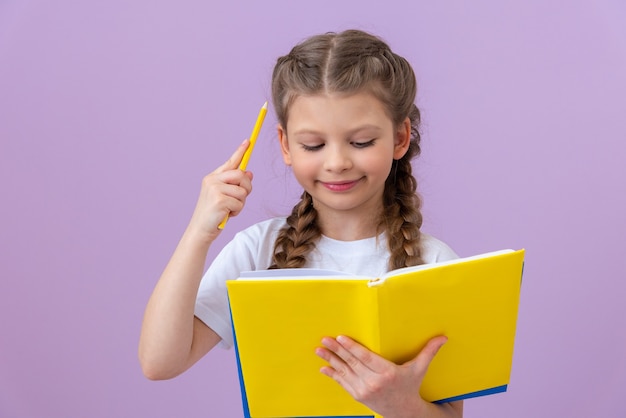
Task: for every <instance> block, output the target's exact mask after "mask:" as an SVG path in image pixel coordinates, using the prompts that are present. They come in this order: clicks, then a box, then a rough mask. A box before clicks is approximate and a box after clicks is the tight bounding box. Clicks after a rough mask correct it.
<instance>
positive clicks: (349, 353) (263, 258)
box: [139, 30, 463, 418]
mask: <svg viewBox="0 0 626 418" xmlns="http://www.w3.org/2000/svg"><path fill="white" fill-rule="evenodd" d="M415 94H416V81H415V75H414V73H413V70H412V68H411V66H410V65H409V63H408V62H407V61H406V60H405V59H404V58H402V57H400V56H398V55H396V54H395V53H393V52H392V51H391V50H390V49H389V47H388V46H387V45H386V44H385V43H384V42H383V41H382V40H380V39H379V38H377V37H375V36H372V35H370V34H367V33H364V32H361V31H356V30H350V31H345V32H341V33H338V34H335V33H328V34H323V35H318V36H314V37H312V38H310V39H308V40H306V41H304V42H302V43H301V44H299V45H296V46H295V47H294V48H293V49H292V50H291V52H290V53H289V54H288V55H286V56H284V57H281V58H279V59H278V62H277V64H276V67H275V68H274V74H273V77H272V95H273V104H274V109H275V110H276V113H277V116H278V122H279V126H278V139H279V143H280V149H281V152H282V156H283V159H284V161H285V164H287V165H288V166H290V167H291V169H292V170H293V173H294V175H295V176H296V179H297V180H298V182H299V183H300V184H301V185H302V187H303V189H304V193H303V194H302V198H301V200H300V202H298V203H297V204H296V206H295V207H294V208H293V211H292V213H291V215H290V216H288V217H287V218H276V219H270V220H267V221H264V222H261V223H258V224H256V225H253V226H251V227H250V228H248V229H246V230H244V231H242V232H239V233H238V234H237V235H236V236H235V238H234V239H233V240H232V241H231V242H230V243H229V244H227V245H226V246H225V247H224V249H223V250H222V251H221V253H220V254H219V255H218V256H217V257H216V258H215V260H214V261H213V263H212V264H211V266H210V267H209V269H208V270H207V271H206V273H205V274H204V276H203V268H204V262H205V258H206V256H207V251H208V249H209V246H210V245H211V244H212V243H213V241H215V239H216V238H217V237H218V236H219V234H220V230H219V229H218V225H219V224H220V222H221V221H222V219H224V217H225V216H226V215H228V214H230V216H236V215H237V214H238V213H239V212H240V211H241V210H242V209H243V206H244V203H245V200H246V197H247V196H248V194H249V193H250V192H251V190H252V183H251V182H252V174H251V173H250V172H244V171H241V170H238V165H239V162H240V160H241V158H242V156H243V154H244V152H245V150H246V148H247V147H248V142H247V141H245V142H244V143H243V144H241V145H240V146H239V148H238V149H237V150H236V151H235V153H234V154H233V155H232V156H231V157H230V159H229V160H228V161H227V162H226V163H224V164H223V165H222V166H221V167H219V168H217V170H215V171H214V172H213V173H211V174H209V175H208V176H206V177H205V178H204V180H203V182H202V188H201V191H200V197H199V199H198V203H197V206H196V208H195V211H194V213H193V216H192V218H191V221H190V222H189V225H188V227H187V229H186V231H185V232H184V234H183V236H182V238H181V240H180V243H179V244H178V246H177V248H176V250H175V252H174V254H173V255H172V258H171V260H170V262H169V264H168V265H167V267H166V268H165V271H164V272H163V275H162V276H161V278H160V280H159V281H158V283H157V285H156V288H155V289H154V292H153V294H152V296H151V298H150V300H149V302H148V306H147V308H146V313H145V318H144V322H143V328H142V332H141V339H140V344H139V358H140V362H141V365H142V368H143V371H144V374H145V375H146V376H147V377H148V378H150V379H168V378H171V377H174V376H177V375H178V374H180V373H182V372H184V371H185V370H187V369H188V368H189V367H191V366H192V365H193V364H194V363H195V362H196V361H198V360H199V359H200V358H201V357H202V356H203V355H205V354H206V353H207V352H208V351H209V350H211V349H212V348H213V347H214V346H215V345H217V344H218V343H220V344H221V345H222V346H223V347H230V346H231V345H232V344H233V336H232V327H231V322H230V313H229V309H228V301H227V292H226V285H225V281H226V280H227V279H235V278H237V277H238V276H239V273H240V272H241V271H244V270H257V269H266V268H293V267H313V268H315V267H318V268H328V269H335V270H338V269H340V270H343V271H347V272H350V273H354V274H364V275H369V276H377V275H380V274H382V273H384V272H386V271H388V270H390V269H395V268H400V267H405V266H412V265H416V264H422V263H433V262H436V261H444V260H448V259H452V258H456V255H455V254H454V252H453V251H452V250H451V249H450V248H449V247H448V246H447V245H445V244H444V243H442V242H441V241H439V240H437V239H435V238H433V237H432V236H429V235H426V234H424V233H421V232H420V226H421V224H422V216H421V213H420V210H419V209H420V200H419V198H418V196H417V195H416V186H417V182H416V180H415V178H414V177H413V175H412V170H411V163H410V161H411V159H412V158H413V157H415V156H416V155H418V154H419V152H420V148H419V141H420V136H419V132H418V127H419V121H420V119H419V118H420V115H419V111H418V109H417V107H416V106H415V104H414V101H415ZM445 341H446V338H445V337H444V336H440V337H436V338H433V339H432V340H431V341H429V342H428V343H427V345H426V346H425V347H424V348H423V349H422V351H421V352H420V353H419V354H418V355H417V356H416V357H415V359H413V360H411V361H409V362H407V363H405V364H402V365H396V364H394V363H391V362H389V361H387V360H385V359H383V358H382V357H380V356H378V355H376V354H375V353H373V352H371V351H369V350H368V349H367V348H365V347H363V346H361V345H359V344H358V343H357V342H355V341H353V340H351V339H350V338H348V337H347V336H336V337H325V338H323V339H322V341H321V342H320V343H321V346H320V347H319V348H317V349H315V348H313V347H312V348H311V349H312V350H314V349H315V353H316V354H317V355H318V356H320V357H321V358H323V359H324V360H326V361H327V362H328V366H326V367H324V368H323V369H322V373H324V374H325V375H327V376H329V377H330V378H332V379H334V380H336V381H337V383H339V384H340V385H341V386H343V387H344V388H345V390H346V391H348V392H349V393H350V394H351V395H352V396H353V397H354V398H355V399H356V400H357V401H359V402H362V403H363V404H365V405H367V406H368V407H369V408H371V409H372V410H374V411H376V412H377V413H378V414H381V415H383V416H384V417H385V418H394V417H398V418H399V417H461V416H462V408H463V407H462V402H452V403H449V404H442V405H435V404H431V403H428V402H426V401H424V400H423V399H421V398H420V396H419V387H420V383H421V381H422V378H423V377H424V374H425V373H426V370H427V368H428V365H429V363H430V361H431V360H432V358H433V357H434V356H435V354H436V352H437V350H438V349H439V348H440V347H441V346H442V345H443V344H444V343H445Z"/></svg>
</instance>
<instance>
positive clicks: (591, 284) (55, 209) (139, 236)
mask: <svg viewBox="0 0 626 418" xmlns="http://www.w3.org/2000/svg"><path fill="white" fill-rule="evenodd" d="M383 3H384V5H383ZM504 3H506V2H500V1H495V0H493V1H486V0H485V1H474V2H463V1H452V2H426V1H413V0H406V1H387V2H374V1H365V2H364V1H362V0H361V1H356V0H350V1H343V2H338V1H327V0H321V1H317V2H306V3H305V2H297V4H298V5H297V6H296V5H295V3H294V2H288V1H276V0H268V1H264V2H249V4H247V5H246V6H245V7H244V6H242V5H241V4H237V3H236V2H229V3H227V2H216V1H211V2H206V1H204V2H203V1H193V0H189V1H178V2H163V1H156V2H155V1H147V0H140V1H134V2H126V1H120V0H111V1H106V2H95V1H92V2H86V1H70V0H59V1H55V2H43V1H41V2H37V1H28V0H21V1H18V0H0V193H1V199H2V203H1V205H0V215H1V216H0V222H1V228H0V243H1V251H0V269H1V270H0V274H1V277H0V318H1V320H0V416H2V417H11V418H12V417H87V416H88V417H93V418H99V417H102V418H104V417H107V418H108V417H174V416H176V417H238V416H241V412H240V411H241V410H240V400H239V391H238V384H237V378H236V369H235V364H234V359H233V353H232V351H223V350H215V351H214V352H211V353H210V354H209V355H208V356H207V357H206V358H205V359H203V360H202V361H201V362H200V363H199V364H198V365H197V366H196V367H195V368H194V369H192V370H191V371H189V372H188V373H186V374H184V375H183V376H181V377H179V378H177V379H175V380H172V381H167V382H150V381H148V380H146V379H145V378H144V377H143V376H142V374H141V371H140V369H139V365H138V362H137V360H136V347H137V340H138V335H139V329H140V323H141V317H142V313H143V309H144V306H145V303H146V300H147V298H148V296H149V294H150V291H151V289H152V288H153V286H154V283H155V281H156V280H157V278H158V276H159V274H160V272H161V270H162V268H163V267H164V265H165V263H166V262H167V260H168V258H169V255H170V254H171V252H172V250H173V249H174V246H175V244H176V242H177V240H178V238H179V236H180V234H181V233H182V231H183V228H184V227H185V225H186V222H187V220H188V218H189V216H190V214H191V210H192V209H193V206H194V204H195V199H196V195H197V193H198V190H199V184H200V180H201V178H202V176H203V175H204V174H206V173H208V172H210V171H212V170H213V168H215V167H216V166H217V165H219V164H221V163H222V161H224V160H225V159H226V158H227V157H228V156H229V155H230V153H231V150H233V149H234V147H235V146H236V144H238V143H239V141H241V140H242V139H243V138H244V137H246V136H247V135H248V134H249V131H250V129H251V124H252V123H253V119H254V117H255V116H256V113H257V111H258V108H259V106H260V105H261V104H262V103H263V101H264V100H266V99H267V98H269V78H270V73H271V69H272V66H273V63H274V60H275V58H276V57H277V56H279V55H281V54H284V53H286V52H287V51H288V49H289V47H291V46H292V45H293V44H294V43H295V42H297V41H299V40H301V39H302V38H304V37H306V36H308V35H311V34H314V33H318V32H323V31H329V30H341V29H346V28H349V27H358V28H362V29H366V30H371V31H374V32H376V33H378V34H379V35H381V36H383V37H384V38H385V39H386V40H388V41H389V43H390V44H391V45H392V46H393V47H394V48H395V49H396V50H397V51H398V52H399V53H401V54H403V55H405V56H406V57H407V58H409V59H410V60H411V62H413V63H414V65H415V68H416V70H417V73H418V78H419V83H420V93H419V105H420V106H421V108H422V110H423V114H424V141H423V148H424V153H423V156H422V157H421V159H420V160H419V161H418V162H417V163H416V167H417V168H418V171H419V175H420V178H421V191H422V194H423V196H424V198H425V202H426V203H425V208H424V213H425V217H426V221H425V230H426V231H428V232H431V233H433V234H435V235H436V236H438V237H440V238H442V239H443V240H445V241H447V242H448V243H449V244H450V245H452V246H453V247H454V248H455V249H456V250H457V252H458V253H459V254H461V255H471V254H473V253H477V252H481V251H488V250H494V249H499V248H501V247H512V248H521V247H525V248H526V249H527V251H528V252H527V264H526V272H525V277H524V286H523V295H522V303H521V308H520V317H519V327H518V334H517V341H516V351H515V359H514V367H513V373H512V380H511V384H510V387H509V392H508V393H506V394H503V395H496V396H492V397H487V398H483V399H477V400H472V401H468V402H466V414H465V416H466V417H468V418H472V417H483V418H489V417H494V418H495V417H503V416H504V417H509V418H517V417H520V418H521V417H591V416H598V417H600V416H601V417H623V416H626V407H625V406H624V401H623V399H622V398H623V395H624V393H625V391H626V377H625V376H626V356H625V353H626V327H625V322H626V307H625V305H626V304H625V303H624V299H625V297H624V295H625V294H626V285H625V284H624V278H625V276H626V267H625V263H624V260H623V251H624V249H625V245H624V237H625V236H626V222H625V220H624V213H626V201H625V197H624V191H625V179H626V169H625V168H624V167H625V164H624V157H625V156H626V145H625V140H626V117H624V115H623V113H624V112H625V111H626V99H625V98H626V76H625V74H626V29H625V25H624V24H623V23H624V22H626V6H624V3H623V2H621V1H620V0H613V1H611V0H600V1H593V0H581V1H573V2H567V3H563V2H561V1H556V0H549V1H531V2H517V3H516V4H512V5H511V4H507V5H505V4H504ZM274 126H275V118H274V116H273V115H271V116H269V117H268V120H267V121H266V124H265V127H264V129H263V131H262V133H261V136H260V138H259V143H258V144H257V150H256V151H255V155H254V156H253V159H252V160H251V163H250V169H251V170H253V171H254V172H255V176H256V177H255V183H254V184H255V192H254V193H253V195H252V196H251V198H250V200H249V203H248V206H247V208H246V211H245V213H244V214H243V215H242V216H240V217H238V218H235V219H232V220H231V221H230V222H229V224H228V228H227V230H226V231H225V232H224V236H223V238H222V240H221V242H220V243H219V245H221V244H223V243H224V242H226V241H227V240H228V239H229V238H230V237H231V236H232V234H233V233H234V232H235V231H236V230H237V229H240V228H242V227H244V226H246V225H249V224H251V223H253V222H255V221H257V220H260V219H264V218H266V217H268V216H272V215H275V214H283V213H285V212H286V211H287V210H288V209H289V208H290V207H291V205H292V203H293V201H294V198H295V196H296V195H297V187H296V185H295V184H294V182H293V181H292V180H290V177H289V173H288V172H287V171H286V170H285V169H284V167H283V165H282V161H281V159H280V158H279V156H278V155H277V147H276V143H275V142H276V141H275V132H274V129H273V128H274ZM217 245H218V244H216V246H217ZM214 254H215V249H214V250H212V251H211V254H210V256H213V255H214Z"/></svg>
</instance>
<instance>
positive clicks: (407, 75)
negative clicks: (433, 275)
mask: <svg viewBox="0 0 626 418" xmlns="http://www.w3.org/2000/svg"><path fill="white" fill-rule="evenodd" d="M359 91H368V92H370V93H372V94H373V95H374V96H375V97H376V98H378V99H379V100H380V101H381V102H382V103H383V104H384V107H385V109H386V110H387V112H388V115H389V116H390V117H391V119H392V121H393V123H394V126H395V127H399V126H400V125H401V124H402V123H403V122H404V120H405V119H406V118H407V117H409V118H410V120H411V143H410V146H409V149H408V151H407V152H406V154H405V155H404V156H403V157H402V158H401V159H399V160H394V161H393V165H392V167H391V171H390V173H389V176H388V177H387V180H386V183H385V191H384V193H383V212H382V213H381V216H380V220H379V226H378V228H379V230H384V231H386V232H387V239H388V244H389V251H390V258H389V269H395V268H401V267H407V266H412V265H416V264H422V263H423V261H422V259H421V249H420V227H421V225H422V215H421V212H420V210H419V209H420V206H421V201H420V198H419V196H418V195H417V193H416V190H417V181H416V179H415V177H414V176H413V174H412V167H411V159H413V157H415V156H417V155H418V154H419V153H420V146H419V142H420V134H419V123H420V113H419V110H418V108H417V106H415V104H414V102H415V95H416V91H417V84H416V81H415V74H414V72H413V69H412V68H411V65H410V64H409V63H408V62H407V61H406V59H404V58H403V57H401V56H399V55H397V54H395V53H393V52H392V51H391V49H390V48H389V46H388V45H387V44H386V43H385V42H384V41H383V40H381V39H380V38H378V37H376V36H373V35H371V34H368V33H366V32H362V31H359V30H347V31H344V32H340V33H326V34H322V35H317V36H313V37H311V38H308V39H307V40H305V41H303V42H302V43H300V44H298V45H296V46H295V47H294V48H293V49H292V50H291V52H290V53H289V54H288V55H285V56H283V57H280V58H279V59H278V62H277V63H276V66H275V67H274V73H273V76H272V98H273V104H274V109H275V110H276V114H277V118H278V122H279V123H280V124H281V125H282V127H283V129H285V130H286V129H287V120H288V119H289V108H290V105H291V103H293V101H294V99H295V98H296V97H298V96H300V95H314V94H320V93H331V92H333V93H347V94H350V93H356V92H359ZM316 219H317V211H316V210H315V208H314V207H313V201H312V198H311V196H310V195H309V194H308V193H307V192H306V191H305V192H304V193H303V194H302V198H301V200H300V202H299V203H298V204H296V206H295V207H294V208H293V211H292V212H291V215H290V216H288V217H287V225H285V227H283V229H282V230H281V231H280V232H279V234H278V237H277V239H276V243H275V244H274V255H273V257H272V265H271V266H270V268H295V267H303V266H304V264H305V263H306V256H307V254H309V253H310V252H311V250H313V248H315V242H316V241H317V240H318V239H319V238H320V236H321V231H320V229H319V226H318V225H317V222H316Z"/></svg>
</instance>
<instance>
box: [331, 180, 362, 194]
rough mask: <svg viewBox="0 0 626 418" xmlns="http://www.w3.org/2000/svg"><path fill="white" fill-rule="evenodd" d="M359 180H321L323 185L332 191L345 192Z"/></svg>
mask: <svg viewBox="0 0 626 418" xmlns="http://www.w3.org/2000/svg"><path fill="white" fill-rule="evenodd" d="M360 180H361V179H359V180H351V181H335V182H329V183H327V182H323V181H322V182H321V183H322V185H323V186H324V187H326V188H327V189H328V190H331V191H333V192H345V191H347V190H350V189H352V188H353V187H354V186H356V185H357V183H359V181H360Z"/></svg>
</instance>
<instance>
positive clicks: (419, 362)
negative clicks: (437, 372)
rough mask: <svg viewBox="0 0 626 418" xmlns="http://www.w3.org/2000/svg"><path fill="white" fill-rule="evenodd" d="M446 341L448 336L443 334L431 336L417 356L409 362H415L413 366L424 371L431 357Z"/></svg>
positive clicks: (431, 359)
mask: <svg viewBox="0 0 626 418" xmlns="http://www.w3.org/2000/svg"><path fill="white" fill-rule="evenodd" d="M446 341H448V337H446V336H444V335H440V336H438V337H434V338H431V339H430V340H429V341H428V342H427V343H426V345H425V346H424V348H422V351H420V352H419V354H418V355H417V357H415V359H413V360H411V362H414V363H415V366H416V367H417V369H418V370H419V371H420V372H422V373H426V370H428V366H429V365H430V363H431V361H433V358H435V355H436V354H437V352H438V351H439V349H440V348H441V347H442V346H443V345H444V344H445V343H446Z"/></svg>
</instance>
